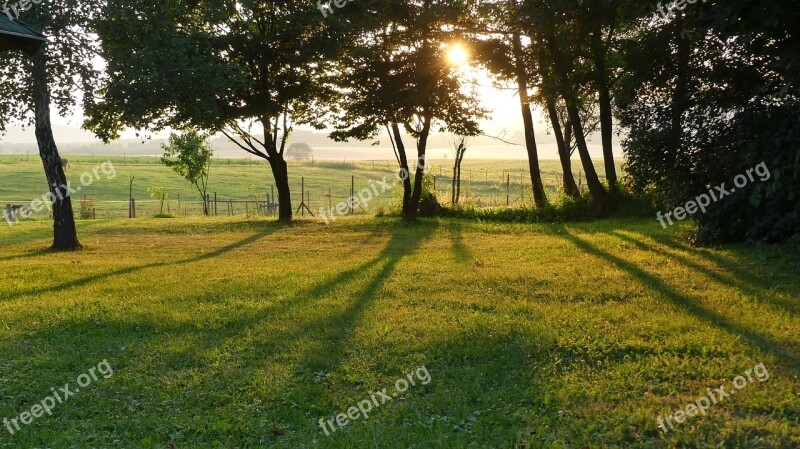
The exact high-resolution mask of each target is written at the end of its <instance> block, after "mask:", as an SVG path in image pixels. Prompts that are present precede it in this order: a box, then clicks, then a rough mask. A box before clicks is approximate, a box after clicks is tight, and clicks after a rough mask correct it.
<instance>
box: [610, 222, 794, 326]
mask: <svg viewBox="0 0 800 449" xmlns="http://www.w3.org/2000/svg"><path fill="white" fill-rule="evenodd" d="M610 234H611V235H614V236H615V237H617V238H619V239H620V240H624V241H626V242H628V243H630V244H632V245H634V246H636V247H637V248H639V249H640V250H642V251H645V252H651V253H663V252H665V251H664V250H663V249H660V248H656V247H654V246H650V245H648V244H647V243H645V242H643V241H641V240H638V239H635V238H633V237H631V236H629V235H627V234H623V233H621V232H619V231H611V232H610ZM668 254H669V257H670V258H673V259H675V260H677V261H679V262H680V263H681V264H682V265H685V266H687V267H689V268H691V269H693V270H695V271H697V272H700V273H703V274H704V275H705V276H706V277H708V278H710V279H713V280H714V281H716V282H717V283H719V284H721V285H729V286H733V287H734V288H736V289H737V290H740V291H741V292H743V293H745V294H747V295H748V296H751V297H754V298H759V299H765V300H766V301H767V302H768V303H769V304H771V305H773V306H775V307H777V308H780V309H781V310H783V311H785V312H786V313H789V314H790V315H794V316H795V317H798V316H800V310H798V305H797V304H792V303H790V302H788V301H786V300H783V299H781V298H779V297H776V296H775V295H774V294H769V293H768V291H769V288H770V287H772V285H770V284H769V283H767V282H763V283H758V282H754V281H749V282H748V281H747V278H743V277H741V276H733V275H730V274H728V273H725V274H723V273H718V272H716V271H714V270H711V269H709V268H708V267H705V266H703V265H701V264H699V263H697V262H695V261H693V260H691V259H689V258H688V257H685V256H682V255H680V254H678V253H676V252H675V251H669V253H668ZM750 276H751V275H750ZM747 277H749V276H747Z"/></svg>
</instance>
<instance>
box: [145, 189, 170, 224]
mask: <svg viewBox="0 0 800 449" xmlns="http://www.w3.org/2000/svg"><path fill="white" fill-rule="evenodd" d="M147 191H148V192H150V198H155V199H157V200H158V201H159V203H160V208H159V210H158V217H163V216H164V203H166V202H167V197H169V192H167V189H165V188H163V187H150V188H149V189H147Z"/></svg>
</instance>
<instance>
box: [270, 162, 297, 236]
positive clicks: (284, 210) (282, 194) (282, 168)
mask: <svg viewBox="0 0 800 449" xmlns="http://www.w3.org/2000/svg"><path fill="white" fill-rule="evenodd" d="M270 153H273V152H272V151H271V152H270ZM269 166H270V168H272V177H273V178H275V187H276V188H277V189H278V222H280V223H290V222H291V221H292V192H291V190H290V189H289V170H288V166H287V164H286V161H285V160H284V159H283V156H282V155H280V154H279V153H278V152H277V151H274V154H270V157H269Z"/></svg>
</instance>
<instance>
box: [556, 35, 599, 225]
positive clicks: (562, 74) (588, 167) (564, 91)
mask: <svg viewBox="0 0 800 449" xmlns="http://www.w3.org/2000/svg"><path fill="white" fill-rule="evenodd" d="M545 41H546V44H547V47H548V49H549V50H550V54H551V56H552V58H553V67H554V68H555V71H556V74H557V76H558V78H559V87H560V90H561V95H562V96H563V98H564V102H565V103H566V104H567V113H568V114H569V119H570V121H571V122H572V126H573V128H574V133H575V141H576V142H577V144H578V154H580V156H581V164H582V165H583V171H584V172H585V173H586V184H587V185H588V186H589V192H590V193H591V194H592V202H593V203H594V206H595V209H596V210H595V212H596V213H597V214H599V215H604V214H605V213H607V212H608V210H609V197H608V192H606V189H605V187H603V184H602V183H601V182H600V178H598V177H597V171H596V170H595V169H594V163H593V162H592V156H591V154H589V147H588V145H586V136H585V135H584V132H583V124H582V123H581V116H580V112H579V111H578V105H577V99H576V97H575V92H574V91H573V89H572V85H571V84H570V79H569V73H568V71H567V68H566V66H565V65H564V57H563V55H562V54H561V50H560V49H559V48H558V45H557V43H556V41H555V36H554V35H552V34H550V35H548V36H547V39H545Z"/></svg>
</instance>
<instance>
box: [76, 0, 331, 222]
mask: <svg viewBox="0 0 800 449" xmlns="http://www.w3.org/2000/svg"><path fill="white" fill-rule="evenodd" d="M105 16H106V17H107V19H106V20H104V21H103V22H101V23H100V24H99V26H98V34H99V36H100V38H101V40H102V43H103V52H104V55H105V56H106V59H107V61H108V66H109V79H108V82H107V83H106V85H105V88H104V90H103V94H104V95H103V99H102V100H103V101H102V102H101V103H98V104H95V105H92V107H91V108H89V111H88V115H89V117H90V120H89V121H88V122H87V126H88V127H90V128H91V129H93V130H95V132H97V133H98V135H100V136H101V137H102V138H103V139H104V140H112V139H115V138H117V137H118V136H119V131H120V130H121V129H122V128H124V127H126V126H129V127H133V128H137V129H148V130H160V129H164V128H166V127H172V128H175V129H185V128H190V127H196V128H199V129H206V130H208V131H209V132H216V131H218V132H221V133H222V134H224V135H225V136H226V137H227V138H228V139H230V140H231V141H232V142H233V143H235V144H236V145H237V146H239V147H240V148H241V149H242V150H244V151H246V152H247V153H249V154H252V155H254V156H257V157H259V158H262V159H264V160H265V161H267V163H268V164H269V166H270V168H271V171H272V175H273V177H274V180H275V185H276V187H277V190H278V217H279V221H281V222H289V221H291V219H292V203H291V193H290V189H289V175H288V167H287V164H286V160H285V158H284V152H285V149H286V142H287V139H288V137H289V134H290V133H291V131H292V129H293V127H294V126H295V125H296V124H301V123H305V124H310V125H313V126H317V127H322V126H323V125H322V124H321V123H319V121H318V119H319V118H320V117H321V114H320V113H319V111H318V110H317V105H318V104H320V103H324V102H325V99H326V90H325V88H324V87H325V86H326V85H327V83H326V82H325V76H326V74H328V73H330V71H331V70H330V66H331V65H332V63H333V62H332V59H331V57H330V56H331V55H332V51H331V49H332V48H335V47H336V46H337V39H334V38H333V34H332V31H331V29H330V27H329V21H326V20H321V17H320V12H319V10H318V9H317V7H316V6H315V5H314V4H312V3H308V2H297V1H294V0H278V1H269V2H263V1H256V0H243V1H240V2H228V1H222V0H200V1H189V0H182V1H173V2H149V1H145V0H131V1H127V0H126V1H122V0H112V1H110V2H109V4H108V7H107V10H106V14H105Z"/></svg>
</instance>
